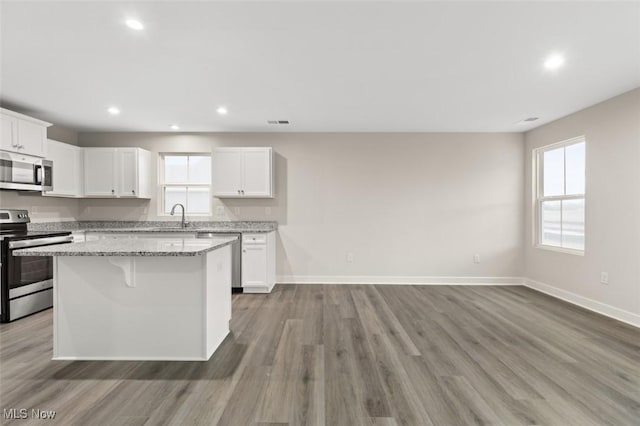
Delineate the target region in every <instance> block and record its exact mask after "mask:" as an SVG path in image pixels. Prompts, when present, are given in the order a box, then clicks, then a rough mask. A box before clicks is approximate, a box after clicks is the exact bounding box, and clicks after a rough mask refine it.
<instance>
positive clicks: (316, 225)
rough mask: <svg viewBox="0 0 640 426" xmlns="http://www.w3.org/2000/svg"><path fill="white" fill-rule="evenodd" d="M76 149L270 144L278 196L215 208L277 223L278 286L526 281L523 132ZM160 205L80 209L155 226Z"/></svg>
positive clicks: (133, 141)
mask: <svg viewBox="0 0 640 426" xmlns="http://www.w3.org/2000/svg"><path fill="white" fill-rule="evenodd" d="M80 144H81V145H83V146H140V147H143V148H146V149H149V150H151V151H154V152H155V153H158V152H172V151H173V152H180V151H183V152H202V151H207V152H208V151H211V149H212V148H213V147H214V146H230V145H235V146H273V147H274V151H275V163H276V194H277V195H276V198H275V199H273V200H251V199H245V200H216V199H214V200H215V203H216V205H223V206H225V208H226V214H225V216H224V217H212V218H210V219H214V220H217V219H232V220H245V219H246V220H276V221H278V223H279V240H278V253H277V257H278V265H277V273H278V275H279V276H280V280H283V279H284V280H296V281H300V280H306V281H320V280H322V281H346V280H355V281H358V280H362V279H363V277H368V278H371V277H373V278H372V280H382V281H389V280H391V278H389V277H407V276H412V277H417V278H412V279H408V278H403V279H400V281H405V282H420V281H428V279H427V278H425V277H434V276H435V277H439V276H445V277H451V276H455V277H461V276H462V277H511V276H520V275H521V272H522V268H523V257H522V246H523V232H522V230H523V227H524V223H523V216H524V212H523V203H522V187H523V179H524V164H523V158H524V142H523V136H522V135H521V134H504V133H503V134H486V133H485V134H471V133H466V134H435V133H432V134H404V133H403V134H383V133H382V134H381V133H377V134H354V133H349V134H334V133H315V134H276V133H268V134H257V133H253V134H246V133H245V134H186V135H179V134H164V133H163V134H150V133H137V134H136V133H91V134H81V135H80ZM156 207H157V201H156V200H155V199H153V200H151V202H145V201H138V200H83V201H81V202H80V208H81V214H80V218H81V219H82V220H95V219H120V220H122V219H128V220H145V219H157V218H158V217H159V216H158V214H157V210H156ZM265 207H270V208H271V214H267V213H266V212H265ZM192 219H195V218H192ZM347 252H352V253H353V254H354V261H353V263H347V262H346V254H347ZM476 253H477V254H480V257H481V263H480V264H474V263H473V255H474V254H476ZM292 276H293V277H294V278H291V277H292ZM283 277H284V278H283ZM436 281H437V280H436Z"/></svg>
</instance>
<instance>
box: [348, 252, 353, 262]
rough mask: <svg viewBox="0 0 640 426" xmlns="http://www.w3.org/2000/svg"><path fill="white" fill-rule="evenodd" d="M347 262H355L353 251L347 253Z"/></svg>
mask: <svg viewBox="0 0 640 426" xmlns="http://www.w3.org/2000/svg"><path fill="white" fill-rule="evenodd" d="M347 263H353V253H351V252H349V253H347Z"/></svg>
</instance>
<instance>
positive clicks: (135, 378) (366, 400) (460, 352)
mask: <svg viewBox="0 0 640 426" xmlns="http://www.w3.org/2000/svg"><path fill="white" fill-rule="evenodd" d="M51 322H52V315H51V311H46V312H43V313H39V314H36V315H34V316H31V317H29V318H25V319H22V320H20V321H17V322H15V323H12V324H3V325H2V326H1V327H0V345H1V349H0V380H1V382H0V386H1V389H0V398H1V399H0V409H3V410H6V409H10V408H17V409H20V408H26V409H28V410H31V409H32V408H36V409H42V410H55V411H56V417H55V418H54V420H53V421H46V422H45V421H43V420H34V419H31V420H19V421H18V420H17V421H14V422H9V423H16V424H21V425H23V424H29V423H34V424H64V425H70V424H78V425H88V424H96V425H107V424H113V425H143V424H145V425H155V424H179V425H181V424H220V425H253V424H262V425H267V424H271V425H284V424H289V425H304V424H313V425H332V426H333V425H349V426H350V425H466V424H504V425H520V424H544V425H580V426H586V425H639V424H640V331H639V330H638V329H635V328H633V327H631V326H628V325H625V324H623V323H620V322H617V321H614V320H611V319H608V318H606V317H603V316H599V315H596V314H594V313H591V312H588V311H586V310H583V309H581V308H578V307H576V306H573V305H570V304H567V303H564V302H561V301H558V300H556V299H553V298H551V297H548V296H546V295H543V294H540V293H537V292H534V291H532V290H529V289H527V288H524V287H472V286H457V287H448V286H382V285H376V286H353V285H344V286H330V285H304V286H294V285H278V286H276V287H275V289H274V291H273V292H272V293H271V294H269V295H247V294H240V295H234V298H233V320H232V327H231V328H232V334H231V335H230V336H228V337H227V339H226V340H225V342H224V343H223V344H222V346H221V347H220V348H219V349H218V351H217V352H216V353H215V354H214V356H213V357H212V358H211V359H210V360H209V361H208V362H84V361H83V362H66V361H51V360H50V358H51V353H52V336H51V329H52V323H51ZM29 415H31V412H29ZM3 422H7V420H6V419H4V420H3Z"/></svg>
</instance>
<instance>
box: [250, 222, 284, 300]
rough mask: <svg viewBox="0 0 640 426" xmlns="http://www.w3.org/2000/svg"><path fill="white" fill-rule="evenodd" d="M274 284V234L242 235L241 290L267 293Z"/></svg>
mask: <svg viewBox="0 0 640 426" xmlns="http://www.w3.org/2000/svg"><path fill="white" fill-rule="evenodd" d="M275 283H276V233H275V231H274V232H268V233H259V234H258V233H256V234H242V290H243V292H245V293H269V292H270V291H271V289H272V288H273V286H274V285H275Z"/></svg>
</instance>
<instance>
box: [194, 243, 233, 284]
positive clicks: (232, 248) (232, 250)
mask: <svg viewBox="0 0 640 426" xmlns="http://www.w3.org/2000/svg"><path fill="white" fill-rule="evenodd" d="M225 237H231V238H236V240H235V241H234V242H232V243H231V292H232V293H242V246H241V245H242V234H241V233H240V232H198V234H197V238H203V239H205V238H208V239H215V238H225Z"/></svg>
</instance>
